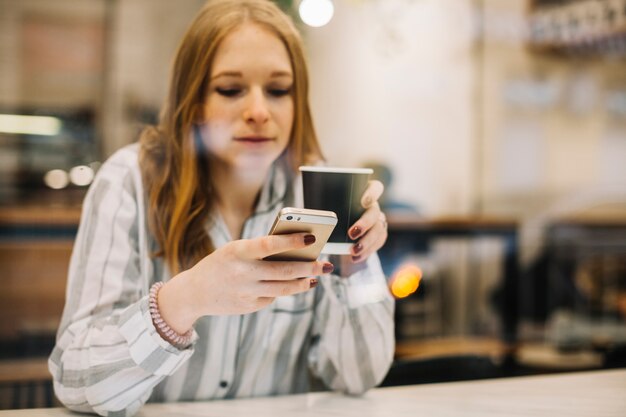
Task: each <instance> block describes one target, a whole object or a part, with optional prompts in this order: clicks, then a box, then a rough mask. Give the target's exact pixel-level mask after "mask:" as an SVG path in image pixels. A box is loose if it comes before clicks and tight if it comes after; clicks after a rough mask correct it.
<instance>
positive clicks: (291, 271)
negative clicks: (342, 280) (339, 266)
mask: <svg viewBox="0 0 626 417" xmlns="http://www.w3.org/2000/svg"><path fill="white" fill-rule="evenodd" d="M334 269H335V267H334V266H333V264H331V263H330V262H318V261H315V262H297V261H263V263H262V265H261V267H260V268H258V269H257V274H258V275H257V279H258V280H259V281H288V280H293V279H296V278H302V277H311V276H317V275H323V274H330V273H331V272H333V270H334Z"/></svg>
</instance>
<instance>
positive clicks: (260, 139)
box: [235, 136, 273, 144]
mask: <svg viewBox="0 0 626 417" xmlns="http://www.w3.org/2000/svg"><path fill="white" fill-rule="evenodd" d="M272 140H273V139H272V138H268V137H265V136H242V137H238V138H235V141H236V142H241V143H250V144H257V143H258V144H261V143H267V142H271V141H272Z"/></svg>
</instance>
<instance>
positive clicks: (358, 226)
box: [349, 202, 382, 240]
mask: <svg viewBox="0 0 626 417" xmlns="http://www.w3.org/2000/svg"><path fill="white" fill-rule="evenodd" d="M381 214H382V212H381V211H380V207H379V206H378V202H375V203H373V204H372V205H371V206H370V208H368V209H367V210H365V213H363V215H362V216H361V218H360V219H359V220H357V221H356V222H355V223H354V224H353V225H352V227H351V228H350V231H349V235H350V239H352V240H356V239H358V238H359V237H360V236H363V235H364V234H365V233H367V231H368V230H370V229H371V228H372V227H373V226H374V225H375V224H376V222H378V221H379V219H380V215H381Z"/></svg>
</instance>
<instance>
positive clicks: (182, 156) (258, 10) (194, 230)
mask: <svg viewBox="0 0 626 417" xmlns="http://www.w3.org/2000/svg"><path fill="white" fill-rule="evenodd" d="M247 22H250V23H255V24H259V25H262V26H264V27H266V28H268V29H270V30H271V31H272V32H273V33H275V34H276V36H277V37H278V38H279V39H280V40H281V41H282V42H283V44H284V45H285V48H286V49H287V52H288V54H289V57H290V60H291V67H292V71H293V75H294V81H293V87H292V97H293V101H294V119H293V126H292V130H291V137H290V140H289V144H288V145H287V151H286V154H285V156H286V157H287V158H288V162H289V165H290V166H291V168H292V170H293V171H294V172H295V170H296V169H297V167H298V166H299V165H302V164H304V163H306V162H310V161H311V160H316V159H318V160H319V159H322V153H321V150H320V147H319V144H318V141H317V136H316V134H315V129H314V127H313V121H312V118H311V113H310V109H309V104H308V89H309V81H308V72H307V67H306V61H305V58H304V51H303V44H302V39H301V38H300V35H299V34H298V31H297V30H296V28H295V27H294V25H293V23H292V22H291V20H290V19H289V17H288V16H287V15H285V14H284V13H283V12H282V11H281V10H280V9H279V8H278V7H277V6H276V5H275V4H274V3H272V2H271V1H269V0H211V1H209V2H207V3H206V5H205V6H204V7H203V8H202V10H201V11H200V12H199V13H198V15H197V16H196V18H195V19H194V20H193V22H192V23H191V25H190V26H189V28H188V30H187V32H186V34H185V35H184V37H183V39H182V41H181V43H180V46H179V47H178V51H177V53H176V58H175V60H174V65H173V70H172V75H171V80H170V87H169V93H168V96H167V99H166V101H165V104H164V106H163V109H162V111H161V114H160V120H159V124H158V125H157V126H150V127H147V128H146V129H144V130H143V132H142V134H141V137H140V143H141V150H140V166H141V171H142V176H143V181H144V184H145V186H146V190H147V197H148V213H147V215H148V223H149V226H150V230H151V232H152V233H153V235H154V237H155V239H156V241H157V243H158V245H159V249H158V250H157V251H156V252H155V253H154V256H161V257H163V258H164V260H165V262H166V263H167V266H168V268H169V269H170V271H171V273H172V275H175V274H177V273H178V272H180V271H182V270H184V269H187V268H190V267H191V266H193V265H194V264H195V263H196V262H198V261H199V260H200V259H202V258H203V257H204V256H206V255H208V254H209V253H211V252H212V251H213V250H214V247H213V245H212V242H211V240H210V238H209V236H208V235H207V233H206V230H205V228H204V224H205V222H206V220H207V218H208V216H209V213H210V210H211V209H213V203H214V201H215V195H214V192H213V187H212V183H211V179H210V178H209V172H208V171H209V170H208V168H207V167H208V163H209V162H208V161H209V159H208V158H207V156H206V155H204V152H206V151H203V148H202V146H201V144H199V143H197V142H196V141H195V140H194V134H193V131H192V130H193V125H194V122H195V120H196V115H197V109H198V108H199V106H201V105H202V103H203V101H204V99H205V94H206V91H207V88H208V82H209V77H210V73H211V68H212V64H213V60H214V57H215V53H216V51H217V48H218V47H219V45H220V43H221V41H222V40H223V39H224V38H225V37H226V36H227V35H228V34H229V33H230V32H232V31H233V30H234V29H235V28H237V27H239V26H240V25H242V24H243V23H247Z"/></svg>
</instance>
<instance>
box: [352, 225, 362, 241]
mask: <svg viewBox="0 0 626 417" xmlns="http://www.w3.org/2000/svg"><path fill="white" fill-rule="evenodd" d="M360 235H361V228H360V227H359V226H354V227H353V228H352V229H351V230H350V237H351V238H352V239H356V238H357V237H359V236H360Z"/></svg>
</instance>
